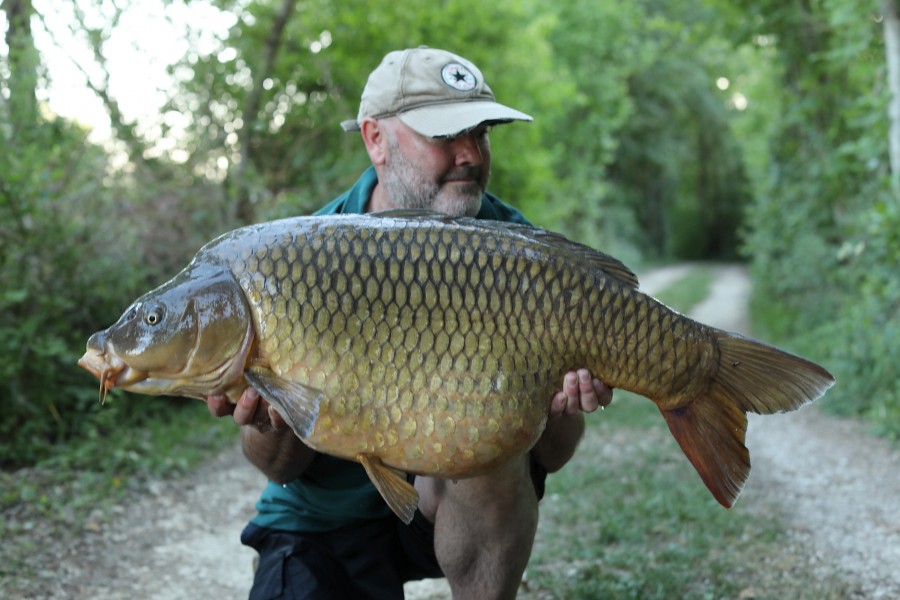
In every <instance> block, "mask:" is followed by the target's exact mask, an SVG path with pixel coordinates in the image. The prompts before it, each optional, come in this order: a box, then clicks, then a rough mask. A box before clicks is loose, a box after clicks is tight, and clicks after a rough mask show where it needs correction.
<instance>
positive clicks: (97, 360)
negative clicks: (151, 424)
mask: <svg viewBox="0 0 900 600" xmlns="http://www.w3.org/2000/svg"><path fill="white" fill-rule="evenodd" d="M253 331H254V330H253V323H252V318H251V313H250V309H249V306H248V304H247V300H246V298H245V296H244V294H243V292H242V290H241V288H240V286H239V285H238V283H237V281H235V279H234V277H233V276H232V275H231V273H230V272H229V271H227V270H222V269H215V268H211V267H209V266H195V267H193V268H192V267H189V268H187V269H185V270H184V271H182V272H181V273H179V274H178V275H177V276H176V277H174V278H173V279H172V280H170V281H169V282H167V283H165V284H163V285H162V286H160V287H158V288H156V289H155V290H153V291H150V292H148V293H146V294H144V295H143V296H141V297H140V298H138V299H137V300H135V301H134V302H133V303H132V304H131V306H129V307H128V309H127V310H126V311H125V312H124V313H123V314H122V316H121V317H119V320H118V321H116V322H115V323H114V324H113V325H112V326H110V327H108V328H107V329H104V330H102V331H98V332H97V333H95V334H93V335H92V336H91V337H90V338H89V339H88V342H87V349H86V351H85V354H84V356H83V357H82V358H81V359H80V360H79V361H78V364H79V365H81V366H82V367H84V368H85V369H87V370H88V371H90V372H91V373H93V374H94V375H95V376H96V377H98V378H99V379H100V392H101V394H102V395H103V396H104V397H105V395H106V393H107V392H108V390H109V389H110V388H113V387H118V388H122V389H124V390H127V391H130V392H136V393H141V394H151V395H173V396H191V397H204V396H207V395H211V394H219V393H226V394H227V395H228V396H229V397H233V395H234V389H233V388H235V386H240V385H241V382H242V381H243V372H244V368H245V364H246V361H247V358H248V356H249V354H250V348H251V346H252V343H253V337H254V336H253ZM238 393H239V391H238Z"/></svg>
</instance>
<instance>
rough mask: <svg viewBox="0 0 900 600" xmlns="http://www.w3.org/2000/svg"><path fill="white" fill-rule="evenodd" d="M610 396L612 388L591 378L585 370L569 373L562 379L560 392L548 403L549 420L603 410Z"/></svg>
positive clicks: (610, 398)
mask: <svg viewBox="0 0 900 600" xmlns="http://www.w3.org/2000/svg"><path fill="white" fill-rule="evenodd" d="M612 394H613V393H612V388H610V387H608V386H607V385H606V384H605V383H603V382H601V381H600V380H599V379H597V378H592V377H591V372H590V371H588V370H587V369H578V370H577V371H569V372H568V373H566V376H565V378H564V379H563V389H562V391H560V392H557V393H556V395H555V396H553V400H552V401H551V403H550V418H551V419H552V418H554V417H558V416H560V415H563V414H565V415H574V414H576V413H577V412H579V411H584V412H589V413H590V412H594V411H595V410H597V409H598V408H600V407H604V408H605V407H607V406H609V404H610V402H612Z"/></svg>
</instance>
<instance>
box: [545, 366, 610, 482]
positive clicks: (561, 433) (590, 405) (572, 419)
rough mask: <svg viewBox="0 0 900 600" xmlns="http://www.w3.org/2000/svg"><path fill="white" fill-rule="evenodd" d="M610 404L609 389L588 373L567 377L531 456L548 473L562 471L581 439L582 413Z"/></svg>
mask: <svg viewBox="0 0 900 600" xmlns="http://www.w3.org/2000/svg"><path fill="white" fill-rule="evenodd" d="M610 402H612V389H610V388H609V387H607V386H606V385H605V384H604V383H602V382H601V381H600V380H599V379H596V378H593V377H591V373H590V371H588V370H587V369H579V370H578V371H571V372H569V373H566V376H565V378H564V379H563V389H562V391H560V392H558V393H557V394H556V395H555V396H554V397H553V399H552V400H551V402H550V417H549V420H548V421H547V428H546V429H545V430H544V433H543V434H541V438H540V439H539V440H538V442H537V444H535V445H534V448H532V449H531V455H532V456H533V457H534V459H535V460H536V461H537V462H538V464H540V465H541V466H542V467H544V469H546V470H547V472H548V473H554V472H556V471H559V470H560V469H561V468H563V465H565V464H566V463H567V462H569V460H570V459H571V458H572V456H573V455H574V454H575V448H576V447H577V446H578V442H579V441H580V440H581V436H582V435H584V413H586V412H588V413H590V412H594V411H595V410H597V408H599V407H606V406H609V403H610Z"/></svg>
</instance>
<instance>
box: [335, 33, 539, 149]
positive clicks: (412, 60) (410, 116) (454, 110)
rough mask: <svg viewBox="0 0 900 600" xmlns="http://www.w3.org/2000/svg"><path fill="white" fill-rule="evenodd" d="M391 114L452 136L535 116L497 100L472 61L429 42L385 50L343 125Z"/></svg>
mask: <svg viewBox="0 0 900 600" xmlns="http://www.w3.org/2000/svg"><path fill="white" fill-rule="evenodd" d="M393 116H396V117H398V118H399V119H400V120H401V121H403V123H405V124H406V125H407V126H409V127H410V128H412V129H413V130H414V131H416V132H418V133H420V134H422V135H424V136H426V137H452V136H455V135H458V134H461V133H463V132H465V131H468V130H470V129H473V128H475V127H478V126H479V125H481V124H482V123H509V122H511V121H532V120H533V119H532V118H531V116H529V115H526V114H525V113H523V112H519V111H517V110H515V109H512V108H510V107H508V106H504V105H502V104H500V103H498V102H497V101H496V100H495V99H494V94H493V92H491V88H490V87H488V85H487V83H485V81H484V76H483V75H482V74H481V70H480V69H479V68H478V67H476V66H475V65H474V64H472V63H471V62H469V61H468V60H466V59H464V58H462V57H461V56H457V55H456V54H453V53H452V52H447V51H446V50H438V49H437V48H428V47H427V46H420V47H418V48H407V49H406V50H395V51H393V52H389V53H388V54H387V55H386V56H385V57H384V59H382V61H381V64H379V65H378V67H377V68H376V69H375V70H374V71H372V73H371V74H370V75H369V80H368V81H367V82H366V87H365V89H364V90H363V93H362V98H361V99H360V103H359V114H358V115H357V117H356V119H349V120H347V121H343V122H342V123H341V127H342V128H343V129H344V131H359V130H360V128H359V124H360V123H361V122H362V120H363V119H364V118H366V117H371V118H374V119H382V118H385V117H393Z"/></svg>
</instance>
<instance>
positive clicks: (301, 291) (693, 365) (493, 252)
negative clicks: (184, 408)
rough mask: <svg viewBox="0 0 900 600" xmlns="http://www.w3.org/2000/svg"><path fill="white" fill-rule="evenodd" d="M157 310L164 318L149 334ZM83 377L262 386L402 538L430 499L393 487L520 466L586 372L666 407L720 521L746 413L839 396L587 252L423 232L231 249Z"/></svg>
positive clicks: (425, 219) (319, 237) (262, 241)
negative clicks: (347, 468)
mask: <svg viewBox="0 0 900 600" xmlns="http://www.w3.org/2000/svg"><path fill="white" fill-rule="evenodd" d="M152 307H161V308H160V314H165V315H166V318H165V319H163V322H160V323H157V324H155V325H153V326H152V327H151V326H150V325H147V323H146V322H145V321H144V320H143V319H142V315H143V314H144V313H145V312H146V311H148V310H151V308H152ZM186 320H188V321H191V322H197V323H200V326H199V327H191V328H185V327H180V326H179V324H180V323H184V322H187V321H186ZM138 339H140V340H144V342H142V344H137V343H136V340H138ZM147 340H150V341H149V342H146V341H147ZM80 363H81V364H82V365H84V366H85V367H86V368H88V369H89V370H91V371H92V372H93V373H94V374H95V375H97V376H98V377H100V378H101V385H102V386H103V387H104V389H106V388H109V387H123V388H125V389H130V390H133V391H138V392H143V393H157V394H170V395H185V396H203V395H207V394H212V393H226V394H227V395H228V396H229V397H230V398H232V399H236V398H237V397H238V396H239V395H240V393H241V391H242V390H243V389H244V388H245V387H246V386H247V385H248V384H249V385H253V386H254V387H256V388H257V389H259V390H260V392H261V393H262V395H263V396H264V397H265V398H266V399H267V400H269V402H271V403H272V404H273V406H275V407H276V408H277V409H278V410H279V412H281V413H282V415H283V416H284V417H285V420H286V421H287V422H289V423H290V424H291V426H292V427H293V429H294V431H295V432H296V433H297V435H298V436H300V437H301V438H302V439H304V440H305V441H306V443H307V444H309V445H310V446H312V447H314V448H316V449H318V450H320V451H322V452H327V453H330V454H334V455H336V456H341V457H345V458H350V459H354V460H358V461H359V462H361V463H362V465H363V466H364V467H365V468H366V470H367V472H368V473H369V475H370V477H371V478H372V480H373V482H374V483H375V485H376V487H378V489H379V491H381V493H382V494H383V495H384V497H385V499H386V501H387V502H388V503H389V504H390V505H391V507H392V508H393V509H394V510H395V511H396V512H397V514H398V515H400V516H401V517H402V518H403V519H405V520H408V519H410V518H411V517H412V512H413V511H414V510H415V506H416V501H417V500H416V495H415V490H414V489H413V488H412V487H411V486H410V485H409V484H408V483H406V481H405V479H404V478H403V477H401V476H400V475H398V473H397V471H396V470H395V469H399V470H401V471H408V472H414V473H421V474H427V475H433V476H438V477H447V478H457V477H466V476H471V475H475V474H478V473H482V472H485V471H487V470H490V469H492V468H495V467H496V466H498V465H499V464H501V463H502V462H504V461H507V460H509V459H510V458H512V457H514V456H516V455H518V454H521V453H523V452H526V451H527V450H528V449H529V448H530V447H531V446H532V445H533V444H534V442H535V441H536V440H537V439H538V437H539V436H540V434H541V432H542V431H543V428H544V425H545V422H546V418H547V412H548V408H549V407H548V404H547V402H548V401H547V399H548V398H550V396H551V395H552V392H553V391H554V390H555V389H557V388H558V387H559V386H560V384H561V378H562V375H563V374H564V373H565V372H566V371H568V370H570V369H572V368H577V367H585V366H586V367H588V368H590V369H591V370H592V371H593V373H594V374H595V375H596V376H597V377H599V378H600V379H601V380H603V381H604V382H606V383H607V384H609V385H611V386H614V387H620V388H625V389H628V390H630V391H633V392H636V393H638V394H642V395H644V396H646V397H648V398H650V399H651V400H653V401H654V402H655V403H656V404H657V406H658V407H659V409H660V411H661V412H662V414H663V416H664V417H665V419H666V422H667V423H668V425H669V428H670V430H671V431H672V433H673V435H674V436H675V438H676V439H677V440H678V442H679V444H680V445H681V447H682V449H683V450H684V452H685V454H686V455H687V456H688V458H689V459H690V461H691V463H692V464H693V465H694V467H695V468H696V469H697V471H698V473H699V474H700V476H701V478H702V479H703V481H704V483H706V485H707V487H709V489H710V491H711V492H712V493H713V495H714V496H715V497H716V498H717V499H718V500H719V502H721V503H722V504H724V505H726V506H730V505H731V504H732V503H733V502H734V500H735V499H736V498H737V495H738V493H739V492H740V489H741V487H742V485H743V483H744V481H745V480H746V478H747V474H748V472H749V468H750V462H749V455H748V453H747V449H746V447H745V446H744V431H745V429H746V416H745V413H746V412H748V411H749V412H758V413H772V412H779V411H784V410H792V409H795V408H797V407H799V406H801V405H802V404H805V403H806V402H809V401H811V400H813V399H815V398H817V397H818V396H820V395H821V394H822V393H824V391H825V390H826V389H827V388H828V387H829V386H830V385H831V384H832V383H833V379H832V378H831V376H830V375H829V374H828V373H827V372H826V371H825V370H824V369H822V368H821V367H819V366H817V365H815V364H813V363H810V362H809V361H806V360H804V359H802V358H799V357H796V356H793V355H791V354H788V353H785V352H782V351H780V350H777V349H775V348H772V347H770V346H767V345H765V344H762V343H760V342H756V341H753V340H748V339H746V338H743V337H741V336H738V335H734V334H730V333H727V332H724V331H720V330H716V329H713V328H710V327H707V326H705V325H702V324H700V323H697V322H695V321H692V320H690V319H687V318H686V317H684V316H683V315H680V314H678V313H676V312H674V311H672V310H670V309H668V308H667V307H665V306H664V305H662V304H660V303H659V302H657V301H656V300H654V299H653V298H650V297H649V296H646V295H644V294H642V293H640V292H639V291H638V290H637V279H636V278H635V277H634V275H633V274H632V273H631V271H629V270H628V269H627V268H626V267H625V266H624V265H622V264H621V263H620V262H619V261H617V260H615V259H614V258H611V257H609V256H607V255H604V254H602V253H600V252H597V251H595V250H592V249H590V248H588V247H586V246H583V245H580V244H576V243H574V242H571V241H569V240H566V239H565V238H563V237H561V236H558V235H555V234H552V233H549V232H546V231H543V230H539V229H535V228H531V227H526V226H511V225H509V224H506V223H503V224H500V223H495V222H490V221H477V220H473V219H465V218H463V219H453V218H449V217H443V216H438V215H431V214H428V215H422V214H411V213H400V214H391V215H367V216H344V217H305V218H296V219H287V220H283V221H276V222H271V223H264V224H260V225H255V226H251V227H245V228H242V229H238V230H235V231H233V232H230V233H228V234H225V235H223V236H221V237H220V238H218V239H217V240H214V241H213V242H211V243H209V244H207V246H205V247H204V248H203V249H202V250H201V251H200V252H199V253H198V254H197V256H196V257H195V258H194V260H193V261H192V262H191V264H190V265H189V266H188V267H187V268H186V269H185V270H184V271H182V273H180V274H179V275H178V276H176V277H175V278H174V279H173V280H171V281H170V282H168V283H166V284H165V285H164V286H161V287H160V288H158V289H157V290H154V291H151V292H149V293H148V294H145V295H144V296H142V297H141V298H139V299H138V300H137V301H136V302H135V303H134V304H132V306H131V307H130V308H129V310H128V311H126V313H125V315H123V316H122V318H120V320H119V321H118V322H117V323H116V324H115V325H113V326H112V327H110V328H109V329H107V330H105V331H102V332H98V333H97V334H95V335H94V336H92V337H91V339H90V340H89V341H88V348H87V352H86V353H85V356H84V357H83V358H82V359H81V361H80Z"/></svg>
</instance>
